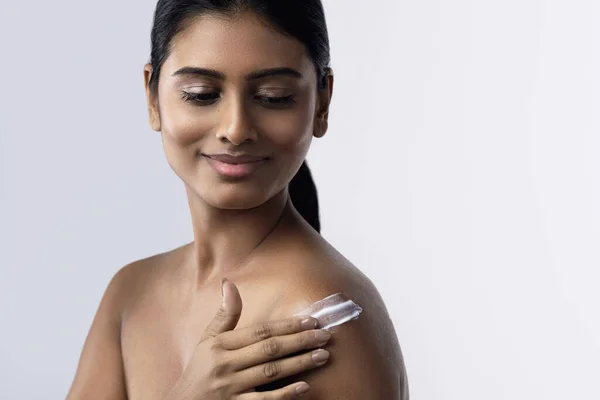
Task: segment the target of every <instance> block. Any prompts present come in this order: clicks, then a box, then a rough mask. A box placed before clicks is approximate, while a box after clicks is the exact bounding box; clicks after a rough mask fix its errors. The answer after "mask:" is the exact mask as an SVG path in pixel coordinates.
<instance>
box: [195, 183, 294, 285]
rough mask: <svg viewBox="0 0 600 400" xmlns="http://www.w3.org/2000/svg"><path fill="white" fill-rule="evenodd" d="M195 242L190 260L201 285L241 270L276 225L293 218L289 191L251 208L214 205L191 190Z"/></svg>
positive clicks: (284, 191)
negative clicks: (220, 207) (228, 207)
mask: <svg viewBox="0 0 600 400" xmlns="http://www.w3.org/2000/svg"><path fill="white" fill-rule="evenodd" d="M188 201H189V205H190V211H191V214H192V225H193V230H194V242H193V243H191V244H190V245H189V250H190V253H189V254H190V258H189V259H190V260H191V265H192V266H193V269H194V272H195V274H196V276H197V282H198V284H200V285H203V284H206V283H209V282H211V281H213V280H217V279H218V280H220V279H221V278H222V277H224V276H227V275H228V274H230V273H232V272H236V271H238V270H239V269H240V268H241V267H242V266H243V264H244V263H245V261H246V260H247V259H248V257H249V256H250V254H251V253H252V252H253V251H254V250H255V249H256V248H257V247H258V246H260V244H261V243H262V242H263V241H264V240H265V239H266V238H267V237H268V236H269V235H270V234H271V233H272V232H273V231H274V230H275V228H277V227H278V226H281V225H282V224H284V223H285V221H287V220H289V218H290V217H291V218H293V215H294V211H295V210H294V208H293V206H292V204H291V200H290V199H289V195H288V191H287V190H283V191H282V192H281V193H279V194H277V195H276V196H274V197H273V198H272V199H270V200H268V201H267V202H265V203H264V204H262V205H260V206H258V207H256V208H253V209H249V210H224V209H219V208H215V207H212V206H210V205H208V204H206V203H205V202H204V201H203V200H202V199H199V198H198V197H197V196H196V195H195V194H194V193H192V192H190V191H189V190H188Z"/></svg>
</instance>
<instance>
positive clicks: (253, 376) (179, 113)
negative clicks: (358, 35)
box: [67, 0, 408, 400]
mask: <svg viewBox="0 0 600 400" xmlns="http://www.w3.org/2000/svg"><path fill="white" fill-rule="evenodd" d="M151 36H152V38H151V39H152V51H151V60H150V62H149V63H148V64H146V65H145V67H144V80H145V87H146V95H147V100H148V111H149V121H150V125H151V127H152V129H153V130H155V131H157V132H161V135H162V140H163V145H164V149H165V153H166V157H167V160H168V162H169V164H170V166H171V167H172V169H173V171H174V172H175V173H176V174H177V175H178V176H179V177H180V178H181V180H182V181H183V182H184V184H185V188H186V192H187V196H188V200H189V206H190V211H191V215H192V222H193V230H194V241H193V242H191V243H189V244H186V245H184V246H182V247H179V248H177V249H174V250H172V251H169V252H167V253H163V254H159V255H155V256H152V257H149V258H146V259H143V260H139V261H136V262H133V263H131V264H130V265H127V266H125V267H123V268H122V269H121V270H119V271H118V272H117V273H116V274H115V276H114V277H113V279H112V280H111V282H110V284H109V285H108V288H107V289H106V292H105V294H104V296H103V298H102V301H101V304H100V306H99V308H98V311H97V314H96V316H95V319H94V322H93V323H92V326H91V328H90V332H89V334H88V337H87V339H86V342H85V345H84V348H83V351H82V355H81V359H80V362H79V366H78V368H77V373H76V375H75V379H74V382H73V385H72V387H71V390H70V391H69V394H68V397H67V398H68V399H73V400H74V399H96V398H98V399H100V398H101V399H124V398H128V399H144V400H150V399H157V400H167V399H170V400H184V399H205V400H206V399H225V398H226V399H240V400H252V399H284V398H285V399H288V398H295V396H297V395H299V394H301V393H306V392H307V391H308V394H307V395H306V398H313V399H326V400H335V399H346V400H347V399H356V400H358V399H360V400H364V399H386V400H389V399H400V398H402V399H407V398H408V394H407V393H408V391H407V384H406V375H405V371H404V365H403V360H402V355H401V352H400V348H399V346H398V342H397V339H396V334H395V332H394V328H393V325H392V323H391V321H390V319H389V317H388V314H387V311H386V308H385V305H384V304H383V302H382V300H381V298H380V296H379V294H378V292H377V290H376V288H375V287H374V286H373V285H372V283H371V282H370V281H369V280H368V278H366V277H365V276H364V275H362V274H361V273H360V272H359V270H358V269H356V268H355V267H354V266H353V265H352V264H351V263H350V262H349V261H348V260H346V259H345V258H344V257H343V256H342V255H340V254H339V253H338V252H337V251H336V250H335V249H333V248H332V247H331V246H330V245H329V244H328V243H327V242H326V241H325V240H324V239H323V237H321V235H320V234H319V233H318V232H319V229H320V226H319V220H318V209H317V198H316V190H315V188H314V184H313V182H312V178H311V176H310V172H309V170H308V167H307V166H306V164H305V162H304V160H305V157H306V154H307V152H308V149H309V145H310V143H311V140H312V137H317V138H320V137H322V136H323V135H324V134H325V132H326V130H327V117H328V110H329V103H330V99H331V95H332V89H333V75H332V73H331V70H330V68H329V61H330V60H329V43H328V35H327V29H326V25H325V17H324V13H323V7H322V4H321V3H320V1H319V0H310V1H309V0H293V1H292V0H286V1H281V0H261V1H258V0H255V1H251V0H195V1H189V0H187V1H185V0H159V2H158V4H157V8H156V12H155V16H154V25H153V28H152V35H151ZM223 278H226V279H225V280H223ZM222 283H223V287H222V288H221V284H222ZM338 292H342V293H343V294H344V295H346V296H347V297H348V298H350V299H352V300H354V301H355V302H356V303H358V304H359V305H360V306H361V307H362V308H363V310H364V311H363V312H362V314H361V315H360V318H358V319H357V320H355V321H351V322H348V323H346V324H343V325H340V326H338V327H336V329H334V330H333V335H331V334H329V333H327V332H326V331H324V330H321V329H315V325H316V321H315V320H314V319H311V318H307V319H306V320H305V321H304V325H303V324H302V323H301V321H302V320H304V319H305V318H302V317H295V314H297V313H298V312H299V311H301V310H303V309H304V308H305V307H307V306H308V305H310V304H312V303H314V302H316V301H318V300H320V299H323V298H325V297H327V296H329V295H331V294H333V293H338ZM242 299H243V305H242ZM242 310H243V311H242ZM234 328H235V329H234ZM313 355H314V356H315V357H314V358H313Z"/></svg>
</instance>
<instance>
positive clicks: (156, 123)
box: [144, 63, 160, 132]
mask: <svg viewBox="0 0 600 400" xmlns="http://www.w3.org/2000/svg"><path fill="white" fill-rule="evenodd" d="M152 73H153V68H152V64H150V63H147V64H146V65H144V86H145V88H146V102H147V104H148V118H149V121H150V127H151V128H152V129H153V130H155V131H157V132H159V131H160V113H159V109H158V98H156V97H157V96H155V95H154V94H153V93H152V91H151V90H150V78H151V77H152Z"/></svg>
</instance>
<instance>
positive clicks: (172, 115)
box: [160, 93, 215, 147]
mask: <svg viewBox="0 0 600 400" xmlns="http://www.w3.org/2000/svg"><path fill="white" fill-rule="evenodd" d="M214 118H215V116H214V115H212V114H210V113H206V112H203V111H202V109H201V108H199V107H193V106H191V105H189V104H187V103H186V102H184V101H183V100H181V99H180V98H178V97H177V95H176V94H174V93H169V94H168V95H163V97H162V98H161V104H160V123H161V131H162V134H163V136H165V137H166V138H165V139H168V141H169V142H171V143H172V145H175V146H180V147H187V146H190V145H193V144H195V143H197V142H198V140H199V139H201V138H202V137H204V136H205V135H206V134H207V133H209V132H210V131H211V129H212V126H214V124H213V119H214Z"/></svg>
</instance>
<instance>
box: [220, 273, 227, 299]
mask: <svg viewBox="0 0 600 400" xmlns="http://www.w3.org/2000/svg"><path fill="white" fill-rule="evenodd" d="M226 280H227V278H223V279H222V280H221V305H225V293H223V285H224V284H225V281H226Z"/></svg>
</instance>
